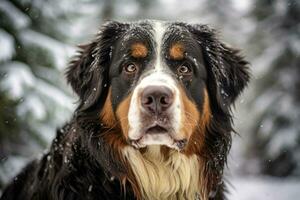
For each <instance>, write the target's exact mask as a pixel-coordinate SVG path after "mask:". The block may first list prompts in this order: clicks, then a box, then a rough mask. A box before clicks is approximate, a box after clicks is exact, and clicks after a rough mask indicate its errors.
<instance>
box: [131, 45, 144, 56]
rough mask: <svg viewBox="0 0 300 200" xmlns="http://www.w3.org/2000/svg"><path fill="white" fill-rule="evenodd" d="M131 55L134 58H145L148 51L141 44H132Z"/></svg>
mask: <svg viewBox="0 0 300 200" xmlns="http://www.w3.org/2000/svg"><path fill="white" fill-rule="evenodd" d="M131 55H132V57H134V58H145V57H146V56H147V55H148V49H147V47H146V45H144V44H143V43H141V42H138V43H134V44H132V45H131Z"/></svg>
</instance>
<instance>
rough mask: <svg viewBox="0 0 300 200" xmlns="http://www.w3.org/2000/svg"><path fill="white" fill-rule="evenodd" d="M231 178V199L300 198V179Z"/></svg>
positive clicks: (276, 199)
mask: <svg viewBox="0 0 300 200" xmlns="http://www.w3.org/2000/svg"><path fill="white" fill-rule="evenodd" d="M229 180H230V182H231V186H229V191H230V195H229V196H228V199H229V200H296V199H300V180H295V179H278V178H269V177H260V178H258V177H236V178H235V177H232V178H229Z"/></svg>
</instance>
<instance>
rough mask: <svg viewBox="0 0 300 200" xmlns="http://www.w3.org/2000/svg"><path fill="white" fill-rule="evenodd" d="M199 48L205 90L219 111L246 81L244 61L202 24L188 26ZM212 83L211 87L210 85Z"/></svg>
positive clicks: (236, 51)
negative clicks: (205, 76)
mask: <svg viewBox="0 0 300 200" xmlns="http://www.w3.org/2000/svg"><path fill="white" fill-rule="evenodd" d="M189 29H190V31H191V32H192V34H193V35H194V36H195V38H196V40H197V42H198V43H199V45H200V46H201V49H202V52H203V57H204V61H205V64H206V68H207V71H208V76H209V77H208V78H209V79H213V81H208V87H209V90H210V91H211V92H212V93H214V95H212V96H214V97H215V101H216V102H217V103H218V105H219V106H220V107H221V108H222V109H223V110H228V109H229V106H230V105H231V104H233V103H234V102H235V100H236V98H237V97H238V96H239V94H240V93H241V92H242V91H243V89H244V88H245V86H246V85H247V84H248V81H249V79H250V74H249V67H248V65H249V64H248V62H247V61H246V60H245V59H244V58H243V56H241V55H240V51H239V50H237V49H234V48H231V47H229V46H227V45H226V44H224V43H223V42H221V41H220V40H219V39H218V37H217V34H216V31H215V30H213V29H210V28H209V27H208V26H206V25H193V26H189ZM211 83H213V84H211Z"/></svg>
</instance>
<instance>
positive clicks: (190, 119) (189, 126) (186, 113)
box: [179, 88, 200, 139]
mask: <svg viewBox="0 0 300 200" xmlns="http://www.w3.org/2000/svg"><path fill="white" fill-rule="evenodd" d="M179 91H180V95H181V101H182V102H181V103H182V105H183V108H182V109H183V112H182V116H181V119H182V121H181V124H182V131H181V133H184V136H185V138H187V139H188V138H190V136H191V135H192V133H193V131H194V130H195V128H196V126H197V125H198V122H199V116H200V113H199V111H198V109H197V106H196V105H195V104H194V103H193V102H192V101H191V100H190V99H189V98H188V97H187V96H186V94H185V91H184V90H183V89H182V88H180V89H179Z"/></svg>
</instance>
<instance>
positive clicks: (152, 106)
mask: <svg viewBox="0 0 300 200" xmlns="http://www.w3.org/2000/svg"><path fill="white" fill-rule="evenodd" d="M66 78H67V82H68V83H69V84H70V85H71V87H72V89H73V90H74V92H75V93H76V94H77V95H78V97H79V102H78V107H77V109H76V111H75V112H74V115H73V117H72V120H70V122H69V123H68V124H66V125H65V126H64V127H63V128H62V129H60V130H58V131H57V136H56V138H55V139H54V141H53V143H52V145H51V147H50V150H49V152H48V153H46V154H45V155H44V156H43V157H42V158H41V159H40V160H34V161H32V162H31V163H30V164H29V165H28V166H27V167H25V168H24V169H23V171H22V172H21V173H20V174H19V175H18V176H17V177H16V178H15V179H14V180H13V181H12V183H11V184H10V185H9V186H8V187H7V188H6V190H5V191H4V193H3V196H2V198H1V199H2V200H7V199H14V200H15V199H22V200H29V199H38V200H39V199H43V200H63V199H64V200H71V199H85V200H93V199H109V200H112V199H140V200H141V199H148V200H152V199H162V200H164V199H172V200H173V199H192V200H194V199H201V200H224V199H226V186H225V183H224V181H223V169H224V167H225V166H226V160H227V159H226V158H227V155H228V152H229V149H230V146H231V134H232V132H234V129H233V123H232V112H231V107H232V106H233V105H234V102H235V100H236V99H237V97H238V96H239V95H240V93H241V92H242V90H243V89H244V88H245V86H246V85H247V84H248V81H249V79H250V75H249V64H248V62H247V61H246V60H245V59H244V57H243V56H241V53H240V51H239V50H237V49H234V48H232V47H229V46H228V45H226V44H225V43H223V42H222V41H220V39H219V38H218V35H217V33H216V31H215V30H214V29H212V28H209V26H207V25H199V24H188V23H183V22H164V21H155V20H144V21H138V22H133V23H121V22H115V21H110V22H107V23H105V24H104V25H103V26H102V27H101V28H100V31H99V33H98V34H97V35H96V37H95V39H94V40H93V41H92V42H90V43H88V44H86V45H81V46H80V50H79V51H78V55H76V56H75V57H74V58H73V60H72V61H71V62H70V65H69V67H68V68H67V71H66Z"/></svg>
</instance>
